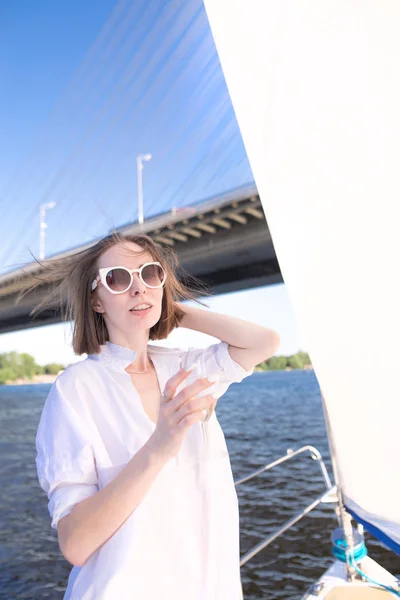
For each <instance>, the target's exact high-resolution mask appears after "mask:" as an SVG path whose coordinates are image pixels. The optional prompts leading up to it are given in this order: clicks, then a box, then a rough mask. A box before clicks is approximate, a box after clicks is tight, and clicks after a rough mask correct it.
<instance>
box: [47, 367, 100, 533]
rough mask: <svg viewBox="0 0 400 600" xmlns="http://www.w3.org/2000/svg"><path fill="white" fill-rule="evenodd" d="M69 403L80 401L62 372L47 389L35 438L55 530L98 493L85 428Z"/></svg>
mask: <svg viewBox="0 0 400 600" xmlns="http://www.w3.org/2000/svg"><path fill="white" fill-rule="evenodd" d="M72 400H74V401H75V402H76V401H79V396H78V394H77V391H76V386H74V385H73V383H71V381H70V378H69V377H68V376H67V372H65V373H64V374H62V375H60V376H59V377H58V379H57V380H56V381H55V382H54V384H53V385H52V387H51V389H50V392H49V395H48V396H47V399H46V401H45V404H44V407H43V410H42V414H41V417H40V421H39V425H38V430H37V434H36V469H37V475H38V479H39V484H40V487H41V488H42V489H43V491H45V492H46V493H47V497H48V499H49V503H48V509H49V513H50V516H51V519H52V521H51V527H53V528H54V529H57V525H58V521H59V520H60V519H61V518H62V517H65V516H66V515H67V514H69V513H70V512H71V511H72V508H73V507H74V506H75V505H76V504H77V503H78V502H81V501H82V500H85V498H89V497H90V496H92V495H94V494H95V493H96V492H97V491H98V489H99V488H98V478H97V470H96V463H95V457H94V452H93V447H92V445H91V442H90V439H89V435H88V431H87V429H88V428H87V427H85V421H84V418H83V417H82V416H81V415H79V413H78V412H77V410H76V407H74V406H73V404H72Z"/></svg>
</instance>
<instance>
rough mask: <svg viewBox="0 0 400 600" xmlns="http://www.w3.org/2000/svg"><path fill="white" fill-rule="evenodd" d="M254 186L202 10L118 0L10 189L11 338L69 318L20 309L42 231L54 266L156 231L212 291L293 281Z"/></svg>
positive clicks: (1, 328)
mask: <svg viewBox="0 0 400 600" xmlns="http://www.w3.org/2000/svg"><path fill="white" fill-rule="evenodd" d="M140 157H147V158H146V162H145V163H143V161H141V160H140ZM150 157H151V158H150ZM139 167H140V168H139ZM139 175H140V180H139ZM253 181H254V179H253V175H252V172H251V168H250V165H249V162H248V160H247V156H246V152H245V149H244V145H243V142H242V138H241V135H240V132H239V128H238V125H237V122H236V118H235V114H234V110H233V107H232V104H231V101H230V97H229V94H228V90H227V87H226V84H225V80H224V77H223V73H222V70H221V67H220V63H219V60H218V56H217V53H216V49H215V45H214V41H213V38H212V35H211V31H210V27H209V23H208V20H207V17H206V14H205V11H204V6H203V3H202V1H201V0H187V2H180V1H178V0H152V2H148V1H147V0H136V1H135V2H129V1H126V0H116V2H115V5H114V8H113V10H112V12H111V14H110V15H109V18H108V19H107V21H106V22H105V23H104V26H103V27H102V29H101V31H99V34H98V36H97V38H96V39H95V40H94V41H93V43H92V45H91V47H90V49H89V51H88V52H87V54H86V56H85V57H84V59H83V60H82V61H81V63H80V64H79V66H78V68H77V69H76V71H75V73H74V75H73V76H72V78H71V79H70V81H69V84H68V87H67V88H66V89H65V90H64V92H63V93H62V94H61V96H60V97H59V100H58V104H56V105H55V106H54V109H53V112H52V113H51V114H50V116H49V118H48V120H47V122H46V123H45V124H44V125H43V127H42V128H41V129H40V131H39V133H38V136H37V140H36V142H35V143H34V144H33V146H32V148H31V150H30V153H28V154H27V157H26V160H25V162H24V163H23V164H22V165H21V167H20V168H18V169H17V170H16V172H15V173H14V174H13V176H12V177H11V178H10V180H9V182H8V183H7V185H6V186H5V187H4V189H2V190H1V189H0V206H1V207H2V208H3V211H2V219H1V220H0V237H1V239H2V244H1V246H0V333H2V332H6V331H13V330H17V329H22V328H26V327H32V326H34V325H40V324H50V323H55V322H57V321H58V319H59V317H58V315H55V314H54V313H52V312H47V313H43V314H42V315H41V316H39V317H37V319H36V320H35V321H32V320H31V318H30V317H29V313H30V311H31V309H32V308H33V306H34V304H35V303H36V301H37V300H38V298H37V297H31V298H29V297H25V298H24V299H23V300H22V301H21V302H20V303H18V304H16V303H15V300H16V298H17V295H18V292H19V291H21V289H22V290H23V289H24V279H23V278H20V277H19V275H20V273H21V267H22V266H26V264H27V263H28V262H30V260H31V256H30V254H29V253H28V250H29V251H31V252H32V253H33V254H34V255H35V256H37V257H40V253H39V251H38V245H39V231H40V228H41V227H43V226H44V227H47V228H46V230H45V231H46V253H45V255H46V257H47V258H48V257H56V256H60V255H64V254H66V253H71V252H74V251H76V250H78V249H80V248H82V247H85V246H86V245H88V244H91V243H93V241H95V240H96V239H98V238H100V237H102V236H104V235H106V234H107V233H108V232H109V231H110V230H118V231H131V232H132V233H135V232H143V233H146V234H148V235H150V236H151V237H153V238H154V239H155V241H157V242H159V243H162V244H167V245H170V246H172V247H174V248H175V250H176V252H177V254H178V258H179V260H180V262H181V264H182V266H183V267H184V269H186V270H187V271H189V272H190V273H192V274H193V275H196V276H197V277H199V278H200V279H201V280H203V281H204V282H205V283H207V284H208V285H209V286H210V288H211V291H212V292H213V293H223V292H228V291H233V290H240V289H246V288H251V287H254V286H258V285H268V284H270V283H276V282H279V281H281V275H280V271H279V267H278V264H277V261H276V257H275V253H274V250H273V247H272V243H271V239H270V235H269V231H268V226H267V223H266V221H265V217H264V214H263V211H262V207H261V204H260V201H259V198H258V196H257V191H256V190H255V188H254V186H253ZM139 182H140V185H139ZM227 190H235V191H232V192H227ZM202 199H203V200H202ZM204 199H207V200H204ZM140 200H142V201H143V203H142V204H143V209H144V221H143V223H141V219H140V204H141V202H140ZM49 206H50V207H53V208H51V210H50V209H48V210H47V212H46V217H45V218H46V223H45V224H44V222H43V214H44V212H45V210H46V209H45V208H44V207H49ZM42 232H43V231H42ZM27 268H28V269H30V268H32V269H35V268H37V265H36V264H35V263H32V265H30V266H29V267H27ZM45 292H46V290H45V289H42V290H41V292H40V293H41V294H42V293H45ZM38 293H39V292H38Z"/></svg>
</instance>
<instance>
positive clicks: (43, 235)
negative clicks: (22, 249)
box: [39, 202, 56, 260]
mask: <svg viewBox="0 0 400 600" xmlns="http://www.w3.org/2000/svg"><path fill="white" fill-rule="evenodd" d="M55 205H56V203H55V202H48V203H47V204H41V205H40V249H39V258H40V260H44V242H45V238H46V228H47V224H46V210H49V209H50V208H54V207H55Z"/></svg>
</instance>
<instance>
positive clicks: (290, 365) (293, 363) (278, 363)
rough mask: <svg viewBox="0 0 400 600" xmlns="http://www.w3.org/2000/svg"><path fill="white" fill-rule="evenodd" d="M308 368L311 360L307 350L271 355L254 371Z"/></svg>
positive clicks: (310, 366)
mask: <svg viewBox="0 0 400 600" xmlns="http://www.w3.org/2000/svg"><path fill="white" fill-rule="evenodd" d="M305 368H306V369H310V368H312V365H311V360H310V357H309V355H308V354H307V352H302V351H300V352H297V353H296V354H291V355H290V356H271V358H269V359H268V360H266V361H264V362H262V363H260V364H259V365H257V367H256V368H255V371H284V370H286V369H305Z"/></svg>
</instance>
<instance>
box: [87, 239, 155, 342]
mask: <svg viewBox="0 0 400 600" xmlns="http://www.w3.org/2000/svg"><path fill="white" fill-rule="evenodd" d="M126 248H129V249H130V250H131V251H128V250H127V249H126ZM132 251H133V252H132ZM136 252H137V253H138V252H143V248H141V246H139V245H138V244H134V243H133V242H124V246H122V245H119V244H116V245H115V246H113V247H112V248H109V249H108V250H107V251H106V252H104V254H102V256H100V258H99V260H98V268H99V269H101V268H103V267H116V266H124V267H126V268H127V269H139V267H141V266H142V265H143V264H144V263H147V262H154V261H155V259H154V258H153V257H152V256H151V254H149V252H145V253H143V254H137V255H135V253H136ZM132 277H133V282H132V285H131V287H130V288H129V290H127V291H126V292H124V293H122V294H111V293H110V292H109V291H108V290H107V289H106V288H105V287H104V286H103V285H102V283H99V284H98V285H97V288H96V290H95V292H93V301H92V306H93V308H94V309H95V310H96V311H97V312H100V313H102V314H103V317H104V320H105V322H106V325H107V329H108V333H109V336H110V338H111V339H112V338H113V337H114V338H115V337H116V335H117V336H118V337H120V335H121V334H122V335H123V336H124V337H126V338H127V339H129V337H130V335H129V334H130V333H133V334H134V335H136V334H137V333H138V332H139V331H147V332H148V331H149V330H150V329H151V327H153V326H154V325H155V324H156V323H158V321H159V319H160V316H161V306H162V297H163V288H162V287H161V288H149V287H147V286H146V285H145V284H144V283H143V282H142V281H141V280H140V278H139V273H133V274H132ZM140 304H150V309H149V310H146V311H144V312H141V311H133V310H132V308H134V307H136V306H139V305H140ZM115 334H116V335H115Z"/></svg>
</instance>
